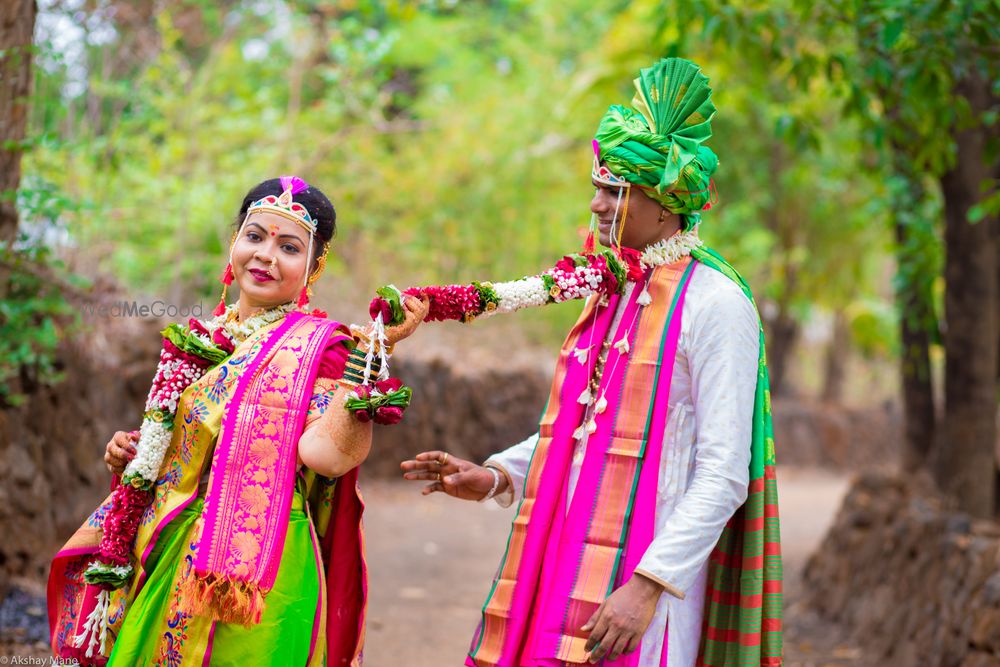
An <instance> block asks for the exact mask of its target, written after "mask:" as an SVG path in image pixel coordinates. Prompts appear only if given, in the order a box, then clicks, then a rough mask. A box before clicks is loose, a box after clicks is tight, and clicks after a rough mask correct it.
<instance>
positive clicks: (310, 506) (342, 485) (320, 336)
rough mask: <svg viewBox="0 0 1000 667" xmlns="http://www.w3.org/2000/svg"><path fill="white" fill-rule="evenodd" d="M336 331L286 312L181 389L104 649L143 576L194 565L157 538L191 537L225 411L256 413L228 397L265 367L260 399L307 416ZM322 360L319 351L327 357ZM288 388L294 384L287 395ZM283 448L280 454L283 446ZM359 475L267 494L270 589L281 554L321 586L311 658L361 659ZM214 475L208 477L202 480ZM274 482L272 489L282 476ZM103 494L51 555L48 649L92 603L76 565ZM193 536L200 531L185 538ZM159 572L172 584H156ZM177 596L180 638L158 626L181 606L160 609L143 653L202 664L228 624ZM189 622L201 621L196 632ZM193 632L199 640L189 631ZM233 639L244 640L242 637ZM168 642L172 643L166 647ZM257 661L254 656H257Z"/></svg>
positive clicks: (92, 542) (69, 633) (66, 638)
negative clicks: (156, 631) (272, 541)
mask: <svg viewBox="0 0 1000 667" xmlns="http://www.w3.org/2000/svg"><path fill="white" fill-rule="evenodd" d="M338 330H339V327H338V325H337V324H336V323H333V322H330V321H326V320H320V319H317V318H312V317H306V316H302V315H300V314H298V313H293V314H291V315H289V316H288V317H286V318H285V319H284V320H282V321H281V322H278V323H276V324H274V325H272V326H270V327H266V328H264V329H261V330H259V331H258V332H256V333H255V334H254V335H252V336H251V337H250V338H248V339H247V340H246V341H244V342H243V343H242V344H241V345H240V346H239V347H238V348H237V349H236V351H235V352H234V353H233V355H231V357H230V358H228V359H227V360H225V361H224V362H222V363H221V364H220V365H219V366H217V367H215V368H214V369H212V370H211V371H210V372H209V373H208V374H206V375H205V376H204V377H203V378H202V379H201V380H199V381H198V382H196V383H194V384H193V385H191V386H190V387H188V388H187V390H185V392H184V394H183V395H182V397H181V400H180V403H179V407H178V413H177V418H176V421H175V427H174V431H173V434H172V439H171V444H170V447H169V449H168V451H167V455H166V456H165V458H164V462H163V466H162V467H161V470H160V476H159V478H158V480H157V483H156V493H155V497H154V501H153V504H152V505H151V506H150V507H149V508H148V509H147V511H146V514H145V515H144V516H143V518H142V521H141V524H140V528H139V534H138V536H137V539H136V545H135V549H134V553H133V556H134V559H135V566H136V570H137V573H136V576H135V577H134V579H133V582H132V585H131V587H129V588H125V589H120V590H118V591H114V594H113V597H112V601H111V605H110V609H109V612H108V620H109V622H110V632H109V637H108V644H109V647H108V648H107V650H106V651H105V653H110V652H111V647H113V646H114V644H115V640H116V638H117V636H118V634H119V633H121V632H123V628H124V627H125V626H126V625H128V624H130V623H134V622H139V620H140V619H139V618H138V616H137V617H136V618H135V619H133V618H132V617H131V616H130V611H131V605H132V604H133V603H134V602H135V601H136V600H137V599H138V598H139V596H140V595H142V594H143V591H144V589H145V587H146V586H156V587H163V586H170V585H172V583H174V575H175V574H178V573H179V574H183V575H185V576H190V575H191V574H192V571H193V567H187V566H186V565H187V561H188V556H189V557H190V565H192V566H193V565H194V563H195V560H196V557H197V554H196V553H192V554H188V555H187V556H186V557H185V558H184V563H179V562H177V561H176V560H172V559H170V558H165V556H164V554H165V553H166V551H165V546H166V545H167V544H171V545H173V547H174V550H173V551H170V553H173V554H175V555H176V553H177V552H176V549H179V548H181V547H180V546H178V545H181V546H183V543H184V542H185V541H187V544H188V546H190V544H191V543H192V542H195V543H197V542H198V541H200V531H201V529H202V528H203V524H204V520H205V516H206V513H205V512H203V511H202V510H201V509H199V510H198V517H197V518H198V519H201V520H200V521H196V522H195V523H191V524H190V525H189V526H187V529H185V527H184V525H185V522H186V521H187V522H190V521H195V520H194V519H192V511H193V510H192V509H191V508H193V507H198V506H200V505H201V503H202V499H200V498H198V495H199V494H198V483H199V480H200V479H201V477H202V473H203V471H205V470H206V469H208V467H209V466H210V465H211V464H212V462H213V458H214V449H215V446H216V443H217V441H218V439H219V432H220V430H221V425H222V421H223V419H224V417H225V415H226V414H227V411H230V410H233V411H236V410H238V411H239V413H240V415H241V416H242V417H246V418H252V417H253V416H254V415H257V414H258V413H259V411H260V405H259V404H258V403H257V402H255V400H252V399H250V398H244V399H243V400H242V401H241V402H233V398H234V396H237V395H242V396H244V397H246V396H251V397H252V396H253V392H251V393H250V394H248V393H247V391H248V388H250V387H251V386H252V385H253V384H254V382H255V381H257V382H258V384H259V380H260V379H261V377H263V376H264V375H267V376H268V377H270V378H271V379H272V380H273V381H271V382H269V386H268V387H266V391H267V392H269V395H268V397H267V402H268V404H269V405H273V404H274V401H275V400H276V399H278V398H279V395H280V399H281V400H282V401H284V402H285V403H287V404H288V405H290V406H293V407H294V409H295V414H296V415H298V417H301V418H304V414H305V411H306V409H308V407H309V405H310V398H313V396H312V390H313V380H314V379H315V377H316V369H317V367H318V365H319V363H320V357H321V355H320V354H318V352H322V350H324V349H326V348H327V347H328V346H329V348H330V349H331V350H332V349H337V348H336V347H335V346H337V345H341V341H342V340H343V339H344V337H343V335H342V334H341V333H339V331H338ZM344 356H345V355H340V356H339V357H337V358H339V360H340V361H339V363H340V365H339V366H338V367H337V370H338V372H337V374H336V375H335V376H334V377H336V376H337V375H339V371H340V370H342V365H343V358H344ZM325 359H326V360H327V361H328V360H329V355H327V357H326V358H325ZM303 374H304V375H305V376H306V377H305V380H304V381H303V378H302V377H298V378H297V377H296V376H297V375H299V376H301V375H303ZM292 387H295V388H296V390H295V392H294V395H292V394H293V392H292V390H291V388H292ZM258 395H262V394H261V393H258ZM231 404H232V405H231ZM298 417H297V418H298ZM294 430H295V433H293V435H294V437H285V438H284V439H283V441H282V443H281V445H280V446H281V447H289V448H291V450H292V452H293V454H292V457H291V461H292V463H293V465H294V461H295V458H294V448H295V444H296V443H297V442H298V436H299V435H301V430H302V423H301V420H300V421H299V422H298V425H297V427H296V429H294ZM272 435H273V434H272ZM257 451H259V450H257ZM285 455H286V456H285V459H286V460H287V459H288V456H287V452H285ZM213 470H214V468H213ZM291 475H292V477H291V480H294V479H295V474H294V469H292V470H291ZM291 480H289V481H291ZM356 480H357V470H353V471H351V472H350V473H348V474H347V475H345V476H343V477H341V478H340V479H339V480H336V481H334V480H326V479H324V478H321V477H319V476H317V475H314V474H313V473H311V472H308V473H307V474H306V475H305V476H304V477H303V479H301V480H299V482H298V485H299V489H298V491H297V492H294V493H293V491H294V489H293V488H291V487H288V488H287V493H286V494H285V493H284V492H282V493H283V495H285V496H286V497H283V498H279V499H276V500H277V501H278V502H279V504H281V505H283V506H284V507H285V508H286V509H283V510H282V511H283V512H285V514H284V517H285V519H284V521H285V522H286V525H285V526H283V527H281V528H282V530H281V531H280V533H281V538H282V539H284V540H285V542H284V544H282V545H281V548H280V550H278V551H276V552H272V553H277V555H278V559H277V560H275V562H274V563H273V573H272V574H273V575H274V580H273V584H272V588H270V589H268V590H275V588H274V587H277V586H278V582H279V581H280V577H279V576H278V575H279V572H281V571H283V570H284V569H286V568H285V567H284V566H280V567H279V565H280V564H281V562H282V561H284V559H285V558H286V557H287V558H289V559H290V562H291V561H295V562H298V563H301V562H302V561H303V559H305V562H307V563H309V564H310V565H309V567H310V568H311V569H312V571H313V572H314V573H315V580H316V581H318V582H319V587H318V591H317V596H316V598H315V599H314V600H313V604H312V605H311V606H312V607H313V608H312V611H311V613H310V614H309V615H308V616H307V617H304V621H303V622H306V623H307V626H308V634H309V636H310V644H311V645H310V647H309V652H308V658H309V660H311V661H312V662H314V663H315V662H317V661H319V662H322V659H323V656H324V654H325V656H326V659H327V661H328V664H336V665H348V664H358V660H359V656H360V652H361V646H362V642H363V627H364V610H365V597H366V589H365V582H364V577H365V576H366V570H365V565H364V559H363V537H362V534H361V524H360V517H361V512H362V510H363V505H362V502H361V498H360V495H359V494H358V491H357V485H356ZM211 484H212V480H210V483H209V486H210V487H211ZM292 484H293V485H294V484H295V482H294V481H293V482H292ZM303 484H304V486H303ZM274 488H281V485H280V484H278V485H275V487H274ZM296 503H300V505H299V509H296ZM108 504H109V502H108V501H105V503H102V505H101V507H99V508H98V509H97V511H95V512H94V514H93V515H91V517H90V518H89V519H88V521H87V522H86V523H85V524H84V526H82V527H81V528H80V529H79V530H78V531H77V533H76V534H74V536H73V537H72V538H71V539H70V540H69V542H68V543H67V544H66V546H65V547H64V548H63V549H62V550H61V551H60V552H59V553H58V554H57V556H56V558H55V559H54V560H53V564H52V570H51V573H50V577H49V587H48V604H49V622H50V629H51V632H52V643H53V650H54V651H55V654H56V655H65V653H64V652H63V650H64V647H68V646H69V645H70V642H72V640H73V636H74V635H75V634H77V633H78V632H79V631H80V628H81V627H82V623H83V621H84V619H85V618H86V616H87V615H88V614H89V612H90V610H91V609H92V608H93V603H94V599H95V598H96V592H97V591H96V589H95V587H92V586H87V585H85V584H84V583H83V581H82V570H83V569H84V568H85V567H86V565H87V563H88V562H89V561H90V559H91V558H92V557H93V554H95V553H96V552H97V548H98V545H99V543H100V538H101V530H100V526H101V519H102V517H103V513H104V512H106V511H107V507H108ZM303 508H304V510H305V511H306V512H307V515H308V516H311V517H312V518H311V520H308V521H306V522H305V523H301V522H298V521H297V518H296V516H297V513H298V515H301V513H302V511H303ZM199 524H200V525H199ZM195 526H197V530H196V528H195ZM296 526H297V527H296ZM303 527H308V528H309V531H308V533H309V534H308V535H306V533H303V532H302V528H303ZM286 531H287V532H286ZM195 536H197V537H198V538H199V539H198V540H192V539H189V538H192V537H195ZM306 537H307V538H308V539H306ZM288 540H292V541H293V542H294V544H292V543H291V542H288ZM154 555H155V557H154ZM154 579H155V582H154ZM164 579H166V580H168V581H169V582H171V583H166V584H165V583H164ZM264 593H265V599H266V595H269V593H268V591H267V590H265V591H264ZM185 602H186V601H185ZM186 606H187V605H186V604H185V605H181V607H179V608H178V610H177V611H178V612H179V613H180V614H181V615H182V616H183V617H184V619H185V620H186V622H187V628H188V629H189V630H190V632H189V633H188V637H189V639H188V640H187V641H186V642H184V643H179V642H177V641H176V638H171V637H168V635H170V634H171V633H170V630H169V629H166V628H170V629H173V627H176V626H178V625H179V623H180V620H179V619H180V618H181V616H174V617H171V618H168V619H164V622H165V623H166V626H165V629H164V632H162V633H160V640H161V641H160V643H159V645H158V646H159V648H158V649H157V651H156V653H157V654H156V655H144V656H143V659H144V660H145V661H147V662H149V663H162V664H173V665H179V664H209V663H210V661H211V656H212V655H213V650H215V649H219V648H220V647H221V644H220V640H223V641H225V640H226V637H227V636H228V635H230V634H232V633H229V632H228V631H223V632H221V633H220V632H218V631H217V628H224V627H228V626H229V625H230V624H226V623H222V622H220V621H219V620H218V618H213V617H212V614H211V610H208V612H207V613H206V614H205V615H202V614H198V615H194V614H190V613H188V612H189V611H190V610H189V609H187V610H186V609H185V607H186ZM283 606H285V605H284V603H278V601H277V598H276V608H275V611H279V607H283ZM260 612H261V615H262V619H266V618H267V617H268V616H269V613H268V611H267V608H266V605H264V606H261V607H260ZM171 624H173V626H172V625H171ZM195 626H198V628H201V629H202V631H197V630H198V628H196V627H195ZM205 628H208V630H207V631H206V630H204V629H205ZM248 632H249V633H250V634H249V635H247V637H252V636H253V630H252V629H250V630H249V631H248ZM127 634H128V633H127V632H126V635H127ZM263 634H265V633H261V635H263ZM195 636H198V637H200V638H201V639H198V640H195V639H194V637H195ZM240 641H242V642H245V641H246V638H245V637H244V638H242V639H241V640H240ZM213 646H214V648H213ZM168 648H169V649H171V650H166V649H168ZM258 648H260V649H261V650H262V651H263V652H262V653H261V654H260V655H265V654H266V647H263V646H261V645H259V644H258ZM196 658H197V659H196ZM220 658H221V655H220ZM276 659H279V658H276ZM130 661H131V660H130ZM259 662H260V660H256V661H254V663H255V664H257V663H259ZM279 662H280V664H288V663H287V654H285V655H283V656H282V657H280V659H279Z"/></svg>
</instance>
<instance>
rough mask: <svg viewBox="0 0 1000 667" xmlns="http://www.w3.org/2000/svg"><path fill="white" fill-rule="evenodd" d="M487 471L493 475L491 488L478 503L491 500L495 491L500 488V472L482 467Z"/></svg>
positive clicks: (490, 467)
mask: <svg viewBox="0 0 1000 667" xmlns="http://www.w3.org/2000/svg"><path fill="white" fill-rule="evenodd" d="M484 467H485V468H486V469H487V470H489V471H490V472H491V473H493V488H492V489H490V492H489V493H487V494H486V495H485V496H483V497H482V498H480V499H479V502H481V503H485V502H486V501H487V500H489V499H491V498H492V497H493V496H495V495H496V494H497V489H498V488H499V487H500V471H499V470H497V469H496V468H494V467H493V466H484Z"/></svg>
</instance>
